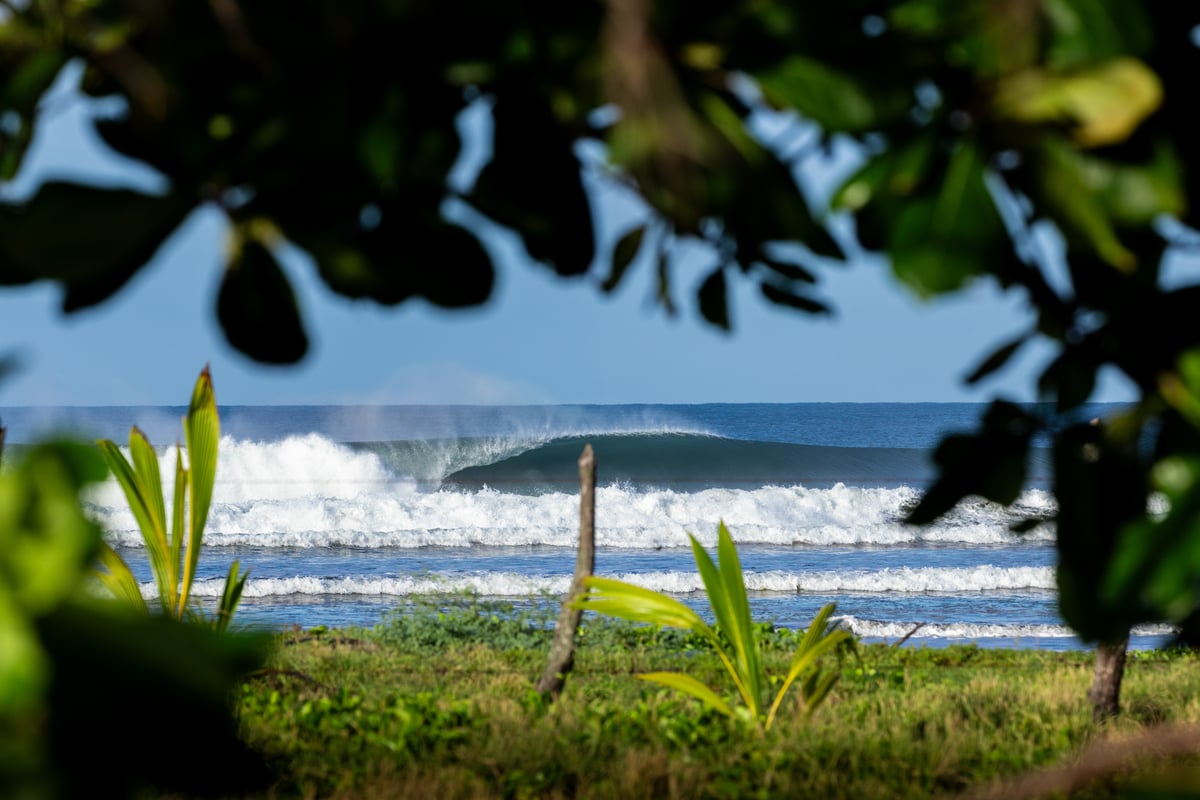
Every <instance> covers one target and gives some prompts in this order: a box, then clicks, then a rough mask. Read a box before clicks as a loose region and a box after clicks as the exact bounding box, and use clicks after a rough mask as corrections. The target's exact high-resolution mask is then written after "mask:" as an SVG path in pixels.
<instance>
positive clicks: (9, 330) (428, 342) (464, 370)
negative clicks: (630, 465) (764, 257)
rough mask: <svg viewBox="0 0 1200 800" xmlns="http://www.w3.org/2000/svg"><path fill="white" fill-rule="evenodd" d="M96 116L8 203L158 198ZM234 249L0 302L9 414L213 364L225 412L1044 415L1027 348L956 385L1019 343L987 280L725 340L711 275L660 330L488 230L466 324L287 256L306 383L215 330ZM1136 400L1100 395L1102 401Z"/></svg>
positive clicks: (69, 115) (178, 256)
mask: <svg viewBox="0 0 1200 800" xmlns="http://www.w3.org/2000/svg"><path fill="white" fill-rule="evenodd" d="M90 103H91V101H87V102H85V101H82V100H79V99H78V98H75V97H73V96H71V95H70V94H69V93H67V92H63V91H60V92H58V93H57V99H56V100H55V101H53V102H52V103H51V104H50V105H49V107H50V108H51V109H52V111H53V118H52V119H51V120H50V122H49V124H46V125H43V127H42V133H41V134H39V137H38V139H37V141H36V142H35V144H34V148H33V150H32V151H31V153H30V157H29V159H28V162H27V164H26V168H25V170H24V171H23V172H22V174H21V175H20V176H18V180H17V181H16V182H14V184H13V185H10V186H8V187H4V188H3V191H4V193H5V195H6V196H8V197H20V196H23V195H25V194H27V193H29V192H30V191H32V189H33V188H34V187H35V186H36V185H37V184H38V183H39V182H40V181H42V180H45V179H46V178H49V177H55V178H64V177H72V176H75V177H81V176H86V177H88V178H89V179H90V180H96V181H101V182H104V183H108V184H111V185H130V186H137V187H141V188H151V189H152V188H154V187H155V186H156V185H158V186H161V179H160V178H159V177H158V176H156V175H154V174H153V173H151V172H149V171H148V170H146V169H144V168H142V167H139V166H137V165H134V164H131V163H129V162H125V161H123V160H120V159H118V158H116V157H114V156H112V155H111V154H108V153H106V152H104V150H103V146H102V145H101V144H99V143H98V141H97V140H96V139H95V138H94V137H93V136H92V135H91V133H90V130H89V129H88V126H87V124H86V119H87V114H88V113H89V108H90V107H92V106H91V105H90ZM465 124H466V125H467V127H468V128H470V127H473V126H474V125H476V124H483V123H477V122H472V121H470V120H468V121H467V122H466V123H465ZM467 156H468V157H467V158H466V160H470V158H469V157H470V156H471V154H470V153H468V154H467ZM474 157H475V158H476V159H477V158H478V157H479V154H478V153H476V154H474ZM852 159H853V156H852V154H851V155H848V156H845V157H844V158H843V159H842V161H840V162H838V163H837V164H835V165H834V166H833V167H829V166H828V165H825V166H821V165H816V164H814V165H812V167H813V171H812V174H810V175H806V176H805V177H806V179H808V180H810V181H811V182H812V184H813V185H817V186H821V185H825V186H828V185H830V181H831V180H832V179H831V177H830V175H829V170H830V169H834V170H835V171H836V170H837V169H843V170H844V169H846V168H847V165H848V162H849V161H851V160H852ZM593 201H594V204H595V206H596V208H597V209H598V213H599V216H600V219H601V220H602V227H603V229H604V232H605V233H604V235H603V236H602V238H603V239H604V240H605V241H604V242H603V243H602V247H603V246H611V242H612V240H613V238H614V237H615V236H616V235H617V233H619V231H620V230H621V229H622V228H625V227H628V226H629V225H630V224H631V223H632V221H633V220H635V219H637V215H638V213H639V208H638V206H637V204H636V203H635V202H634V201H632V200H631V199H630V198H629V197H627V196H625V195H624V194H621V193H620V192H619V191H617V190H615V189H604V188H599V189H597V190H596V191H595V192H593ZM224 234H225V231H224V227H223V223H222V220H221V218H220V215H219V214H218V213H216V212H215V211H213V210H202V211H199V212H197V213H196V214H194V215H193V216H192V217H191V218H190V219H189V220H188V221H187V223H186V224H185V225H184V226H183V228H181V229H180V230H179V231H178V232H177V234H176V235H175V236H174V237H173V238H172V239H171V240H169V241H168V243H167V244H166V245H165V246H164V248H163V249H162V250H161V251H160V252H159V253H158V255H157V257H156V258H155V260H154V261H153V262H152V263H151V264H150V265H149V266H147V267H146V268H145V269H144V270H143V271H142V272H141V273H140V274H139V275H138V276H136V277H135V278H134V280H133V281H132V282H131V283H130V284H129V285H127V286H126V287H125V288H124V289H123V290H122V291H121V292H120V293H119V294H118V295H117V296H116V297H115V298H113V299H112V300H110V301H109V302H107V303H105V304H103V305H102V306H100V307H98V308H95V309H91V310H87V311H84V312H80V313H77V314H74V315H71V316H69V317H64V316H63V315H62V314H61V313H60V312H59V310H58V303H59V297H58V291H57V290H56V289H55V288H54V287H50V286H35V287H28V288H17V289H3V290H0V321H2V322H0V354H6V353H8V354H11V353H16V354H17V355H18V356H19V357H20V358H21V362H22V368H21V370H20V372H19V373H17V374H16V375H14V376H10V377H9V378H8V379H6V380H5V381H4V382H2V383H0V407H2V406H17V405H126V404H175V405H177V404H181V403H183V402H185V400H186V398H187V396H188V394H189V392H190V387H191V384H192V381H194V380H195V376H196V373H197V372H198V371H199V369H200V368H201V367H202V366H203V365H204V364H205V363H210V364H211V366H212V371H213V375H214V381H215V385H216V389H217V396H218V399H219V401H220V402H222V403H223V404H322V403H451V402H461V403H620V402H647V403H693V402H808V401H856V402H867V401H906V402H907V401H961V400H966V401H972V400H974V401H982V400H987V399H990V397H991V396H993V395H995V394H1004V395H1005V396H1008V397H1012V398H1016V399H1034V397H1035V391H1034V382H1035V376H1036V374H1037V371H1038V369H1039V367H1040V366H1041V365H1042V364H1043V363H1044V361H1045V359H1046V358H1047V356H1048V353H1049V350H1048V348H1046V347H1044V346H1035V347H1031V348H1029V349H1028V351H1027V352H1025V353H1024V354H1023V355H1022V357H1020V358H1019V359H1018V360H1017V361H1016V362H1015V364H1014V366H1012V367H1010V368H1009V369H1008V370H1006V371H1005V372H1004V373H1002V375H1001V376H1000V378H999V379H997V380H993V381H991V382H989V383H987V384H985V385H984V386H983V387H980V388H974V389H972V388H969V387H965V386H964V385H963V384H962V376H963V375H965V374H966V373H967V372H969V370H970V369H971V367H973V366H974V365H975V364H976V363H978V361H979V360H980V359H981V358H982V357H983V356H984V355H986V354H987V353H988V352H990V348H992V347H994V346H995V345H996V344H998V343H1000V342H1002V341H1006V340H1007V339H1009V338H1010V337H1011V336H1012V335H1013V334H1015V333H1017V332H1019V331H1021V330H1023V329H1025V328H1026V327H1028V325H1029V320H1030V315H1029V312H1028V310H1027V309H1026V308H1025V306H1024V304H1023V302H1022V300H1021V298H1020V297H1018V296H1007V297H1006V296H1002V295H1001V294H1000V293H999V292H998V291H997V290H996V289H995V288H994V286H992V285H991V284H989V283H981V284H979V285H977V286H974V287H972V288H970V289H969V290H967V291H965V292H962V293H960V294H958V295H956V296H953V297H950V298H946V299H941V300H938V301H936V302H932V303H926V302H920V301H918V300H916V299H914V298H913V297H912V296H910V295H909V294H908V293H907V292H906V291H905V290H903V289H902V288H901V287H900V286H899V285H898V284H896V282H895V281H894V280H893V279H892V278H891V276H890V274H889V272H888V269H887V266H886V263H885V262H883V261H882V260H880V259H878V258H874V257H868V256H860V257H858V258H855V259H854V260H853V261H852V263H850V264H848V265H846V266H842V267H832V268H830V269H827V270H825V271H824V275H823V280H822V284H821V287H820V289H821V295H822V296H823V297H824V298H826V299H827V300H829V301H830V303H831V304H832V305H833V307H834V308H835V310H836V313H835V315H834V316H833V317H832V318H811V317H807V316H802V315H798V314H795V313H791V312H787V311H780V310H776V309H774V308H772V307H770V306H769V305H768V304H766V303H765V302H764V301H762V300H761V299H759V297H758V295H757V292H756V291H755V290H754V289H753V287H751V286H738V287H736V288H735V290H734V292H733V307H732V317H733V323H734V331H733V333H732V334H724V333H722V332H720V331H717V330H715V329H713V328H711V327H709V326H707V325H706V324H705V323H704V322H703V321H701V320H700V318H699V315H698V313H697V312H696V309H695V304H694V299H693V298H694V287H695V285H696V284H697V282H698V281H699V280H700V279H702V278H703V276H704V264H703V260H702V259H701V258H694V259H691V263H690V264H687V265H685V268H684V269H683V270H680V271H679V272H678V273H677V279H676V280H677V292H676V296H677V299H678V300H680V301H682V302H680V308H681V313H680V315H679V316H678V317H675V318H668V317H666V316H665V314H664V313H663V312H662V311H661V309H658V308H656V307H655V306H654V305H653V303H652V302H651V297H652V287H651V285H650V279H651V275H650V270H648V269H642V270H638V271H637V272H636V273H635V274H634V275H633V276H631V277H630V278H629V279H627V281H626V283H625V284H624V285H622V287H621V288H620V290H619V291H617V292H616V293H615V294H614V295H612V296H605V295H603V294H602V293H601V292H600V291H599V290H598V289H597V286H596V284H597V283H598V279H597V278H595V277H589V278H585V279H583V280H563V279H559V278H558V277H556V276H554V275H553V274H551V273H550V271H549V270H547V269H546V268H544V267H542V266H540V265H537V264H533V263H530V262H529V260H528V259H527V258H525V257H524V254H523V251H522V250H521V249H520V247H519V244H518V243H516V242H515V241H513V238H512V237H511V236H507V235H505V234H503V232H499V231H494V230H493V231H490V232H489V233H488V234H487V235H486V236H485V243H486V245H487V246H488V247H489V249H491V250H492V252H493V253H495V254H497V256H498V257H499V259H500V270H499V276H498V282H497V287H496V291H495V292H494V295H493V297H492V299H491V301H490V302H489V303H488V304H487V305H486V306H484V307H482V308H479V309H473V310H468V311H459V312H443V311H440V310H437V309H434V308H432V307H430V306H428V305H427V304H424V303H423V302H421V301H416V302H409V303H407V304H404V305H401V306H399V307H395V308H380V307H377V306H375V305H373V304H370V303H367V302H355V301H349V300H345V299H343V298H340V297H337V296H334V295H332V294H331V293H330V292H328V291H326V290H324V288H323V287H322V285H321V284H320V281H319V279H318V278H317V277H316V274H315V270H314V269H313V266H312V264H311V263H310V262H309V261H308V260H307V258H306V257H305V256H304V254H303V253H300V252H286V253H284V264H285V268H286V269H287V271H288V273H289V275H290V277H291V278H292V280H293V283H294V285H295V286H296V288H297V292H298V295H299V300H300V304H301V307H302V310H303V313H304V315H305V318H306V321H307V324H308V329H309V335H310V339H311V341H312V348H311V350H310V353H309V356H308V357H307V359H306V360H305V361H304V362H303V363H302V364H301V365H299V366H297V367H285V368H272V367H264V366H261V365H258V364H255V363H253V362H251V361H249V360H248V359H246V358H244V357H243V356H241V355H239V354H237V353H236V352H234V351H233V350H232V349H231V348H230V347H229V346H228V345H227V344H226V343H225V341H224V338H223V337H222V335H221V333H220V330H219V329H218V327H217V325H216V321H215V316H214V312H213V309H214V307H215V302H216V293H217V289H218V287H219V284H220V277H221V269H222V266H221V251H222V247H223V242H224ZM64 235H69V230H66V231H64ZM731 285H732V284H731ZM1128 397H1129V394H1128V393H1127V391H1126V390H1125V387H1124V386H1123V385H1122V384H1121V383H1120V382H1119V381H1117V380H1108V381H1105V382H1103V384H1102V386H1101V389H1100V392H1099V394H1098V396H1097V397H1095V398H1094V399H1097V400H1103V401H1109V400H1122V399H1128Z"/></svg>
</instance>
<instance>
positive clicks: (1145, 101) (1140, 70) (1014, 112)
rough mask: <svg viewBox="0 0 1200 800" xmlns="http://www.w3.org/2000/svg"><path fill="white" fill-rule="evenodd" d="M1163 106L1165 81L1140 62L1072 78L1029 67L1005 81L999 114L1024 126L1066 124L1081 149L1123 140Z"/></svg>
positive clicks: (1114, 63)
mask: <svg viewBox="0 0 1200 800" xmlns="http://www.w3.org/2000/svg"><path fill="white" fill-rule="evenodd" d="M1161 103H1162V83H1161V81H1160V80H1159V78H1158V75H1157V74H1155V72H1154V71H1153V70H1152V69H1150V68H1149V67H1147V66H1146V65H1145V64H1144V63H1142V62H1141V61H1139V60H1138V59H1135V58H1129V57H1124V58H1116V59H1113V60H1111V61H1108V62H1105V63H1103V64H1099V65H1096V66H1092V67H1089V68H1086V69H1081V70H1079V71H1076V72H1072V73H1069V74H1054V73H1050V72H1047V71H1046V70H1043V69H1030V70H1026V71H1024V72H1020V73H1017V74H1015V75H1012V76H1010V77H1007V78H1004V79H1002V80H1001V82H1000V84H999V87H998V89H997V93H996V111H997V113H998V114H999V115H1001V116H1002V117H1010V118H1012V119H1014V120H1017V121H1020V122H1025V123H1047V122H1050V123H1061V124H1064V125H1067V126H1069V127H1070V130H1071V134H1072V136H1073V137H1074V139H1075V142H1076V143H1077V144H1079V145H1080V146H1081V147H1099V146H1102V145H1110V144H1116V143H1118V142H1121V141H1124V140H1125V139H1127V138H1128V137H1129V135H1130V134H1131V133H1133V131H1134V129H1136V128H1137V126H1138V125H1140V124H1141V123H1142V121H1143V120H1144V119H1145V118H1146V117H1147V116H1149V115H1150V114H1152V113H1154V111H1156V110H1157V109H1158V107H1159V105H1160V104H1161Z"/></svg>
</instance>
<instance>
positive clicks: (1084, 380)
mask: <svg viewBox="0 0 1200 800" xmlns="http://www.w3.org/2000/svg"><path fill="white" fill-rule="evenodd" d="M1097 366H1098V365H1097V364H1096V363H1095V362H1094V361H1092V360H1090V359H1087V358H1084V356H1083V355H1082V354H1081V353H1079V352H1076V351H1071V350H1067V351H1065V352H1064V353H1063V354H1062V355H1061V356H1059V357H1058V358H1056V359H1054V361H1052V362H1051V363H1050V366H1048V367H1046V371H1045V372H1043V373H1042V375H1041V377H1040V378H1038V391H1039V392H1040V393H1041V394H1042V395H1043V396H1045V397H1048V398H1053V399H1054V405H1055V408H1056V409H1057V410H1058V411H1059V412H1060V413H1061V412H1064V411H1069V410H1071V409H1072V408H1077V407H1079V406H1080V405H1083V404H1084V403H1086V402H1087V401H1088V398H1089V397H1091V396H1092V391H1093V390H1094V389H1095V388H1096V369H1097Z"/></svg>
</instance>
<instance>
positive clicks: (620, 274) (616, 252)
mask: <svg viewBox="0 0 1200 800" xmlns="http://www.w3.org/2000/svg"><path fill="white" fill-rule="evenodd" d="M645 236H646V226H645V225H639V226H638V227H636V228H634V229H633V230H631V231H628V232H626V233H625V235H623V236H622V237H621V238H620V239H618V240H617V244H616V246H614V247H613V255H612V271H611V272H610V273H609V274H608V277H607V278H605V280H604V283H602V284H600V288H601V289H603V290H604V291H605V292H611V291H613V290H614V289H616V288H617V286H618V285H619V284H620V283H621V279H622V278H624V277H625V271H626V270H628V269H629V265H630V264H632V263H633V259H634V258H636V257H637V254H638V251H639V250H641V248H642V239H643V238H645Z"/></svg>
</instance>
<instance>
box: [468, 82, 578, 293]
mask: <svg viewBox="0 0 1200 800" xmlns="http://www.w3.org/2000/svg"><path fill="white" fill-rule="evenodd" d="M492 115H493V117H494V119H495V134H494V143H493V151H492V160H491V161H489V162H488V163H487V165H486V166H485V167H484V168H483V172H482V173H480V175H479V179H478V181H476V184H475V188H474V190H473V191H472V193H471V200H472V201H473V202H474V203H475V205H476V206H477V207H478V208H479V209H480V210H481V211H483V212H484V213H485V214H487V215H488V216H489V217H491V218H492V219H494V220H496V221H497V222H499V223H501V224H502V225H506V226H508V227H510V228H512V229H513V230H515V231H517V232H518V233H520V234H521V236H522V238H523V239H524V241H525V247H526V249H527V250H528V251H529V255H531V256H532V257H533V258H535V259H537V260H538V261H544V262H546V263H548V264H550V265H551V266H552V267H553V268H554V270H555V271H556V272H558V273H559V274H560V275H580V274H582V273H584V272H587V270H588V268H589V267H590V266H591V264H592V258H593V256H594V254H595V244H594V240H593V233H592V217H591V208H590V205H589V203H588V198H587V193H586V192H585V191H584V189H583V183H582V178H581V176H580V163H579V159H577V158H576V157H575V154H574V152H573V151H572V145H573V142H572V137H571V135H570V133H569V132H568V131H567V130H566V129H565V128H564V126H563V125H562V123H561V122H559V121H558V120H557V119H556V118H555V117H554V115H553V113H552V112H551V109H550V108H549V106H548V105H547V103H546V101H545V99H544V98H540V97H538V96H537V95H536V94H534V93H532V92H530V91H529V90H528V89H527V88H519V87H517V86H515V85H514V86H510V87H505V88H504V89H503V90H501V91H500V92H499V93H498V95H497V98H496V103H495V106H494V107H493V109H492Z"/></svg>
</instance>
